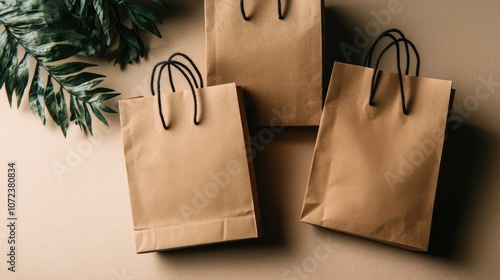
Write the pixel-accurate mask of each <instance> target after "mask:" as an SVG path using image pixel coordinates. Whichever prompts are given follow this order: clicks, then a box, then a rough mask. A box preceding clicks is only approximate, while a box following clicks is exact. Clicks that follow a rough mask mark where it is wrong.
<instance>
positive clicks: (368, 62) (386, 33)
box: [364, 28, 415, 75]
mask: <svg viewBox="0 0 500 280" xmlns="http://www.w3.org/2000/svg"><path fill="white" fill-rule="evenodd" d="M391 33H396V34H398V35H399V36H401V38H402V39H406V37H405V35H404V34H403V32H401V31H400V30H399V29H396V28H391V29H388V30H386V31H384V32H382V33H381V34H380V35H379V36H378V37H377V39H375V42H374V43H373V44H372V45H371V46H370V49H369V50H368V53H367V54H366V57H365V64H364V65H365V66H366V67H370V65H371V61H372V55H373V51H374V50H375V48H376V47H377V44H378V43H379V42H380V41H381V40H382V39H384V38H385V37H389V38H391V39H392V40H393V41H394V40H396V37H394V36H393V35H392V34H391ZM405 50H406V70H405V75H408V74H409V72H410V51H409V48H408V43H407V42H406V41H405ZM413 51H415V49H413Z"/></svg>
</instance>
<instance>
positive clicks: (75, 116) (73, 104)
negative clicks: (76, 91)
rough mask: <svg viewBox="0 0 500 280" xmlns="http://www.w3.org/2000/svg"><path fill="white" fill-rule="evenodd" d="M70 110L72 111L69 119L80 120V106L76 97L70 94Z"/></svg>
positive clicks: (72, 120)
mask: <svg viewBox="0 0 500 280" xmlns="http://www.w3.org/2000/svg"><path fill="white" fill-rule="evenodd" d="M69 111H70V113H71V116H70V118H69V120H70V121H71V122H78V116H79V112H78V106H77V105H76V99H75V97H74V96H73V95H70V98H69Z"/></svg>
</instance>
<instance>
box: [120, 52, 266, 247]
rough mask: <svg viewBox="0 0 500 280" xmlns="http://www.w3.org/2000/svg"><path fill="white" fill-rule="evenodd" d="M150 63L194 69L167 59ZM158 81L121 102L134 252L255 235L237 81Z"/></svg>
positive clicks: (256, 214)
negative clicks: (164, 86)
mask: <svg viewBox="0 0 500 280" xmlns="http://www.w3.org/2000/svg"><path fill="white" fill-rule="evenodd" d="M157 66H159V67H158V69H159V72H160V74H159V75H160V76H161V72H162V71H163V70H167V69H168V68H171V67H172V70H179V71H180V72H181V73H182V74H183V75H184V77H185V78H189V79H191V78H193V79H194V78H195V77H196V74H195V73H199V71H197V69H196V72H193V71H190V70H189V69H188V67H186V66H185V65H184V64H181V63H179V62H178V60H173V59H170V60H169V61H167V62H165V63H163V64H161V63H160V64H158V65H157ZM166 67H168V68H166ZM153 77H154V73H153ZM160 85H161V82H160V81H158V92H157V96H156V97H153V96H151V97H141V98H134V99H129V100H122V101H120V119H121V127H122V135H123V146H124V153H125V160H126V166H127V174H128V183H129V191H130V202H131V208H132V216H133V223H134V233H135V241H136V249H137V253H144V252H150V251H158V250H167V249H172V248H180V247H186V246H193V245H200V244H209V243H215V242H223V241H230V240H237V239H246V238H254V237H259V236H260V235H261V234H262V231H261V226H260V214H259V206H258V200H257V199H258V198H257V191H256V186H255V178H254V171H253V165H252V162H251V160H249V158H250V155H249V154H248V152H247V151H249V150H250V148H249V135H248V128H247V123H246V120H245V109H244V103H243V98H242V94H241V88H239V87H237V86H236V85H235V84H234V83H232V84H224V85H219V86H213V87H206V88H203V82H202V81H199V82H197V81H196V80H194V81H192V82H190V87H191V90H188V91H178V92H175V93H162V94H161V95H160V90H161V89H160ZM195 85H197V86H198V87H200V88H198V89H195V87H196V86H195ZM172 86H173V85H172Z"/></svg>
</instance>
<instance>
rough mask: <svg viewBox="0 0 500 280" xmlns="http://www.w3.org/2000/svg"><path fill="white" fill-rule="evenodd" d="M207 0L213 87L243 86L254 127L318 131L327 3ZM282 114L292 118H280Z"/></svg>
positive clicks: (209, 69) (209, 75)
mask: <svg viewBox="0 0 500 280" xmlns="http://www.w3.org/2000/svg"><path fill="white" fill-rule="evenodd" d="M281 2H282V10H283V13H284V16H285V18H284V20H279V19H278V9H277V1H274V0H252V1H245V10H246V14H247V15H248V16H249V17H250V20H249V21H245V20H243V18H242V15H241V11H240V1H235V0H206V1H205V18H206V19H205V20H206V22H205V27H206V47H207V83H208V85H218V84H224V83H228V82H236V84H238V85H241V86H243V88H244V96H245V104H246V106H247V113H248V121H249V125H250V126H317V125H318V124H319V121H320V118H321V110H322V96H323V94H322V26H321V25H322V7H323V3H322V1H321V0H294V1H281ZM276 110H279V111H286V112H288V114H289V115H290V117H289V118H287V120H286V121H283V120H282V119H277V118H276V116H275V112H276Z"/></svg>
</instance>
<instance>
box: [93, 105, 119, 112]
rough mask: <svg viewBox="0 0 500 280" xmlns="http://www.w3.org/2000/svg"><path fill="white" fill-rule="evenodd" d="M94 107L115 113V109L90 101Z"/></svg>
mask: <svg viewBox="0 0 500 280" xmlns="http://www.w3.org/2000/svg"><path fill="white" fill-rule="evenodd" d="M92 104H93V105H94V106H95V107H96V108H98V109H99V110H101V111H104V112H107V113H113V114H114V113H116V111H115V110H113V109H111V108H109V107H108V106H106V105H103V104H102V103H92Z"/></svg>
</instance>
